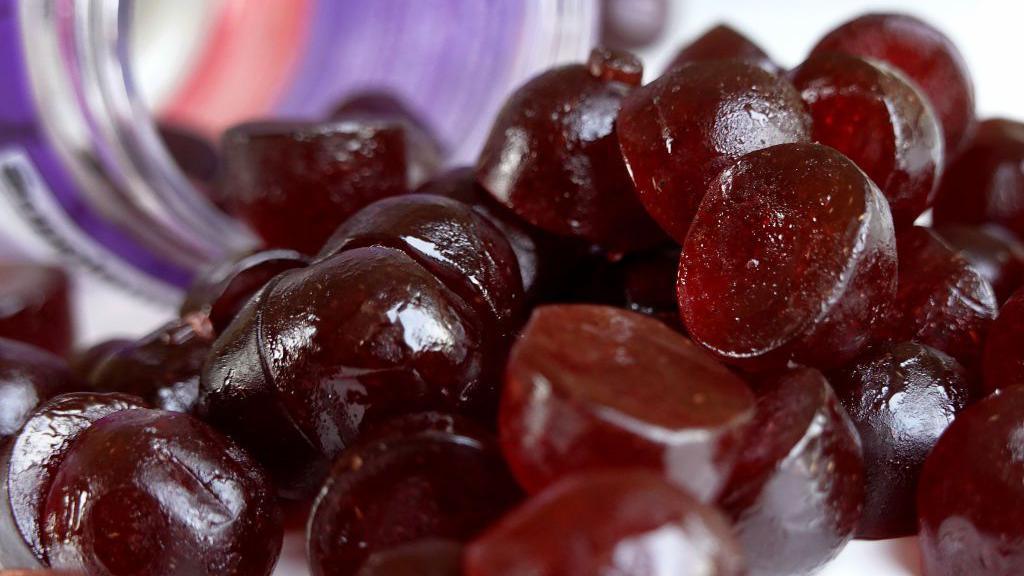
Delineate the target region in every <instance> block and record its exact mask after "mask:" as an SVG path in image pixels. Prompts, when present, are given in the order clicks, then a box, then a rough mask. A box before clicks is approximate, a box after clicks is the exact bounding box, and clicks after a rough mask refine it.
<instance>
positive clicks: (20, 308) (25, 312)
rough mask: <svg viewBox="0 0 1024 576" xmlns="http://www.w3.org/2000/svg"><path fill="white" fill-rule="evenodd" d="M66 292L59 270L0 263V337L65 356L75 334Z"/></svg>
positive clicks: (64, 277)
mask: <svg viewBox="0 0 1024 576" xmlns="http://www.w3.org/2000/svg"><path fill="white" fill-rule="evenodd" d="M68 290H69V284H68V277H67V274H65V272H64V271H63V270H61V269H60V268H54V267H52V266H45V265H42V264H30V263H17V264H15V263H7V264H0V338H10V339H11V340H19V341H21V342H28V343H29V344H32V345H35V346H38V347H40V348H42V349H43V350H49V351H50V352H53V353H54V354H56V355H58V356H67V354H68V352H69V351H70V350H71V344H72V341H73V340H74V331H75V327H74V321H73V318H72V316H71V302H70V296H69V292H68Z"/></svg>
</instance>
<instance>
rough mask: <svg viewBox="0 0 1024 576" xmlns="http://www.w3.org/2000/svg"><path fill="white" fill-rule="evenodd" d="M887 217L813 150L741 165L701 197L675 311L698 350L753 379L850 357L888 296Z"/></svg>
mask: <svg viewBox="0 0 1024 576" xmlns="http://www.w3.org/2000/svg"><path fill="white" fill-rule="evenodd" d="M895 248H896V247H895V242H894V239H893V226H892V219H891V217H890V216H889V207H888V205H887V204H886V201H885V198H884V197H883V196H882V194H881V192H879V190H878V188H877V187H876V186H875V185H874V184H873V183H872V182H871V181H870V180H869V179H868V178H867V177H866V176H865V175H864V173H863V172H861V171H860V170H859V169H858V168H857V167H856V166H855V165H854V164H853V162H851V161H850V160H849V159H847V158H846V157H844V156H843V155H842V154H840V153H839V152H837V151H835V150H834V149H832V148H828V147H826V146H821V145H818V144H784V145H780V146H773V147H771V148H766V149H764V150H760V151H757V152H753V153H751V154H748V155H746V156H744V157H742V158H740V159H739V160H738V161H737V162H736V163H735V164H734V165H732V166H730V167H729V168H727V169H726V170H725V171H723V172H722V173H721V174H720V175H719V176H718V177H717V179H716V180H715V181H714V182H713V183H712V185H711V187H710V188H709V189H708V195H707V197H706V198H705V199H704V202H703V204H701V207H700V211H699V212H698V213H697V217H696V218H695V219H694V222H693V227H692V228H691V230H690V235H689V237H688V238H687V239H686V244H685V245H684V246H683V254H682V259H681V260H680V265H679V309H680V312H681V314H682V318H683V324H684V325H685V326H686V329H687V331H688V332H689V334H690V336H691V337H692V338H693V339H694V341H696V342H698V343H699V344H701V345H703V346H705V347H707V348H708V349H710V350H711V351H713V352H714V353H715V354H717V355H718V356H719V357H720V358H722V359H723V360H724V361H726V362H729V363H733V364H737V365H740V366H743V367H746V368H749V369H762V368H767V367H779V366H785V364H786V362H788V361H789V360H794V361H796V362H797V363H800V364H805V365H809V366H815V367H820V368H826V367H832V366H836V365H840V364H842V363H844V362H846V361H849V360H851V359H852V358H854V357H856V356H857V354H859V353H860V352H861V351H862V350H863V349H864V348H865V346H867V345H868V344H869V342H870V339H871V336H872V332H873V329H874V328H875V326H876V324H878V323H879V322H880V320H881V319H882V318H883V312H884V309H885V306H886V305H888V304H889V302H890V301H891V300H892V297H893V295H894V294H895V293H896V250H895Z"/></svg>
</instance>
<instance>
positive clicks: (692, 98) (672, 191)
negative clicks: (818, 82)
mask: <svg viewBox="0 0 1024 576" xmlns="http://www.w3.org/2000/svg"><path fill="white" fill-rule="evenodd" d="M618 136H619V144H620V146H621V148H622V154H623V156H624V157H625V159H626V165H627V166H628V167H629V171H630V174H631V175H632V177H633V183H634V184H635V185H636V190H637V193H638V194H639V196H640V200H641V201H642V202H643V204H644V206H645V207H646V208H647V211H648V212H650V214H651V216H653V217H654V219H655V220H657V221H658V223H659V224H661V226H662V228H664V229H665V231H666V232H668V233H669V235H671V236H672V237H673V238H675V240H676V241H677V242H679V243H680V244H681V243H683V241H684V240H685V239H686V233H687V231H688V230H689V229H690V222H691V221H692V220H693V216H694V214H695V213H696V212H697V207H698V206H699V205H700V201H701V199H702V198H703V197H704V193H705V192H706V191H707V189H708V185H709V184H710V183H711V182H712V180H713V179H714V178H715V176H716V175H717V174H718V173H719V172H721V171H722V169H724V168H725V167H727V166H728V165H729V164H731V163H732V162H733V161H734V160H736V159H737V158H739V157H740V156H742V155H744V154H747V153H748V152H753V151H755V150H760V149H762V148H766V147H769V146H774V145H776V144H784V143H788V142H808V141H810V137H811V119H810V116H809V115H808V114H807V110H806V109H805V107H804V104H803V102H802V101H801V100H800V94H799V93H798V92H797V91H796V89H795V88H793V85H792V84H790V83H789V82H788V81H787V80H785V79H783V78H780V77H778V76H776V75H774V74H772V73H770V72H766V71H764V70H762V69H761V68H758V67H757V66H755V65H753V64H749V63H746V62H740V61H714V62H699V63H695V64H691V65H689V66H683V67H681V68H678V69H674V70H670V71H669V72H667V73H666V74H665V75H664V76H662V77H661V78H659V79H657V80H655V81H654V82H652V83H650V84H648V85H646V86H644V87H643V88H639V89H637V90H634V91H633V92H632V93H631V94H630V95H629V96H628V97H626V99H625V100H624V101H623V103H622V112H621V113H620V114H619V123H618Z"/></svg>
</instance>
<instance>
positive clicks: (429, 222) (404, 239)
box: [317, 194, 524, 338]
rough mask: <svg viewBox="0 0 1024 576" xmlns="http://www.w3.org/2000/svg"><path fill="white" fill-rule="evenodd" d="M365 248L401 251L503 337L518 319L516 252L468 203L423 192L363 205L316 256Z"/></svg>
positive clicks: (520, 301)
mask: <svg viewBox="0 0 1024 576" xmlns="http://www.w3.org/2000/svg"><path fill="white" fill-rule="evenodd" d="M366 246H385V247H388V248H394V249H396V250H401V251H402V252H404V253H405V254H406V255H408V256H409V257H410V258H412V259H413V260H415V261H416V262H417V263H418V264H419V265H420V266H423V267H424V268H425V269H427V270H428V271H430V273H431V274H433V275H434V276H435V277H436V278H437V279H438V280H440V281H441V282H442V283H443V284H444V285H445V286H446V287H447V288H448V289H450V290H452V291H453V292H455V293H456V294H458V295H459V296H460V297H461V298H462V299H463V300H464V301H466V302H468V303H469V304H470V305H472V306H473V307H474V308H475V309H476V310H477V311H478V314H479V315H480V317H481V318H486V319H488V320H489V322H488V326H487V328H488V331H489V332H490V331H492V330H495V331H497V333H498V334H500V335H501V336H502V337H503V338H505V337H508V336H510V335H511V334H512V333H513V331H514V330H515V329H516V328H517V327H518V325H519V324H520V323H521V322H522V320H521V316H522V310H523V307H524V303H523V300H524V296H523V285H522V277H521V276H520V274H519V265H518V261H517V260H516V256H515V252H514V251H513V250H512V247H511V246H510V245H509V242H508V240H507V239H506V238H505V236H504V235H503V234H502V233H501V231H500V230H498V229H497V228H496V227H495V226H494V225H493V224H491V222H490V221H489V220H488V219H487V218H485V217H483V216H481V215H480V214H478V213H477V212H476V211H474V210H473V209H472V208H471V207H470V206H469V205H468V204H464V203H462V202H459V201H458V200H452V199H450V198H444V197H442V196H431V195H426V194H412V195H406V196H401V197H398V198H387V199H385V200H380V201H378V202H374V203H373V204H371V205H369V206H367V207H366V208H363V209H362V210H360V211H359V212H357V213H356V214H355V215H353V216H352V217H351V218H349V219H348V220H347V221H346V222H345V223H344V224H342V225H341V226H340V227H339V228H338V230H337V231H336V232H335V233H334V235H333V236H331V238H330V240H328V241H327V243H326V244H325V245H324V248H323V250H321V252H320V255H319V256H318V257H317V258H318V259H321V260H322V259H324V258H329V257H331V256H333V255H336V254H341V253H342V252H344V251H346V250H351V249H353V248H361V247H366Z"/></svg>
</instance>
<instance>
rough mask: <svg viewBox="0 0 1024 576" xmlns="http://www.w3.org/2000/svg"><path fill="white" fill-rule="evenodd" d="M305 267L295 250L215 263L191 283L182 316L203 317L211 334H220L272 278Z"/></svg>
mask: <svg viewBox="0 0 1024 576" xmlns="http://www.w3.org/2000/svg"><path fill="white" fill-rule="evenodd" d="M308 264H309V258H308V257H307V256H303V255H302V254H300V253H298V252H296V251H294V250H264V251H261V252H253V253H249V254H243V255H240V256H238V257H236V258H232V259H230V260H227V261H225V262H222V263H220V264H217V265H215V266H213V267H211V268H209V269H207V270H204V271H202V272H200V273H199V275H197V276H196V278H195V280H193V282H192V286H190V287H189V289H188V292H187V293H186V294H185V300H184V301H183V302H182V304H181V311H180V312H181V316H182V317H183V318H184V317H186V316H189V315H191V314H205V315H207V316H209V318H210V323H211V324H212V325H213V329H214V331H215V332H217V333H220V332H223V331H224V329H225V328H227V327H228V324H230V323H231V321H232V320H234V319H235V316H237V315H238V313H239V312H240V311H241V310H242V307H244V306H245V304H246V303H247V302H248V301H249V299H250V298H252V296H253V294H255V293H256V292H258V291H259V290H260V288H263V286H264V285H266V283H267V282H269V281H270V279H271V278H273V277H274V276H277V275H278V274H280V273H281V272H284V271H286V270H292V269H295V268H302V267H304V266H307V265H308Z"/></svg>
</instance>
